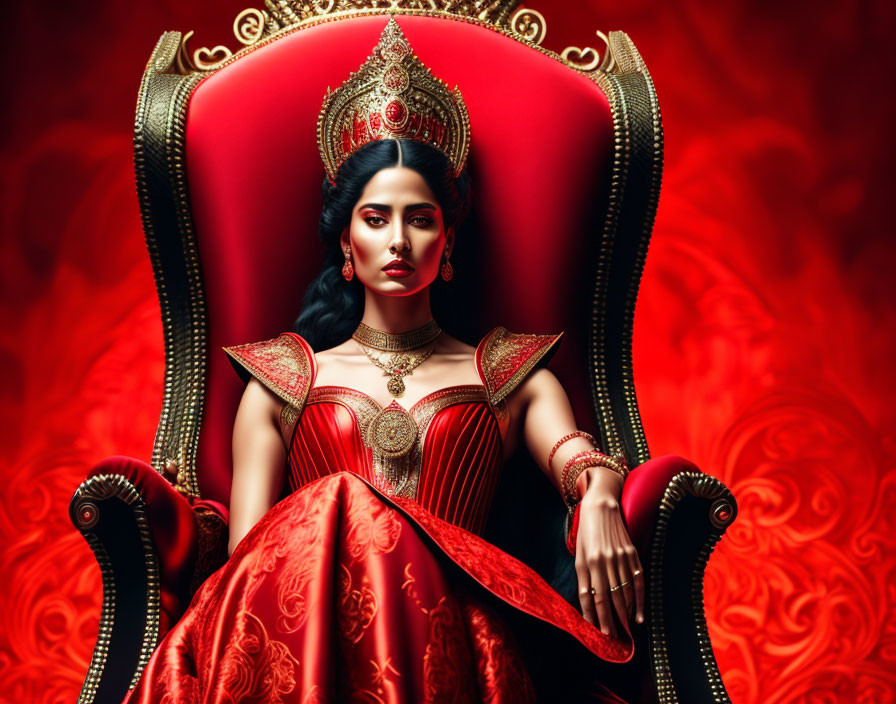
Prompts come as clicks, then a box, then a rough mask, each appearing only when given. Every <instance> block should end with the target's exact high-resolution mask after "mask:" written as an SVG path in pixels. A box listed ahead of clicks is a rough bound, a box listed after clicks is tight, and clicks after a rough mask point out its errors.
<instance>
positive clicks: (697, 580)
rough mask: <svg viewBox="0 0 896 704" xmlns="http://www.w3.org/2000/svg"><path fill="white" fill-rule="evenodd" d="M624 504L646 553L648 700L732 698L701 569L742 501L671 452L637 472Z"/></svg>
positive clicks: (628, 484) (668, 703) (699, 703)
mask: <svg viewBox="0 0 896 704" xmlns="http://www.w3.org/2000/svg"><path fill="white" fill-rule="evenodd" d="M622 509H623V513H624V514H625V517H626V521H627V523H628V527H629V531H630V533H631V536H632V540H633V541H634V543H635V545H636V547H637V548H638V550H639V553H640V554H641V555H642V557H643V556H647V559H646V560H644V559H642V564H643V565H644V567H645V569H646V577H647V582H646V584H647V607H648V608H647V623H648V627H649V631H650V655H651V666H652V668H653V675H654V677H653V679H654V685H655V687H656V690H655V692H654V693H652V696H650V699H651V700H652V701H659V702H660V704H673V703H674V704H677V703H678V702H689V703H690V702H693V703H695V704H702V703H704V702H706V703H707V704H709V703H721V702H730V701H731V700H730V699H729V698H728V694H727V693H726V691H725V688H724V686H723V684H722V678H721V675H720V674H719V668H718V665H717V664H716V660H715V656H714V655H713V651H712V645H711V643H710V640H709V632H708V630H707V627H706V615H705V613H704V606H703V574H704V571H705V570H706V564H707V562H708V560H709V556H710V554H711V553H712V551H713V549H714V548H715V545H716V543H718V542H719V540H720V539H721V538H722V534H723V533H724V532H725V530H726V529H727V527H728V526H729V525H731V523H732V522H733V521H734V519H735V517H736V516H737V502H736V501H735V500H734V497H733V496H732V494H731V492H730V491H729V490H728V488H727V487H726V486H725V485H724V484H723V483H722V482H720V481H719V480H718V479H716V478H715V477H711V476H709V475H707V474H704V473H703V472H701V471H700V470H699V469H697V467H696V466H695V465H694V464H692V463H691V462H688V461H687V460H685V459H682V458H680V457H675V456H671V455H670V456H665V457H657V458H655V459H653V460H650V461H648V462H645V463H644V464H642V465H640V466H639V467H637V468H636V469H634V470H633V471H632V473H631V475H630V476H629V478H628V480H627V481H626V485H625V490H624V492H623V495H622ZM672 644H674V647H670V645H672Z"/></svg>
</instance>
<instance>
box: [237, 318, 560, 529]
mask: <svg viewBox="0 0 896 704" xmlns="http://www.w3.org/2000/svg"><path fill="white" fill-rule="evenodd" d="M559 339H560V335H515V334H512V333H510V332H508V331H507V330H506V329H505V328H496V329H495V330H493V331H492V332H490V333H489V334H488V335H486V336H485V338H483V340H482V341H481V342H480V343H479V345H478V346H477V348H476V368H477V370H478V371H479V376H480V379H481V380H482V384H481V385H466V386H450V387H446V388H444V389H439V390H438V391H435V392H433V393H431V394H428V395H427V396H425V397H424V398H422V399H420V401H418V402H417V403H415V404H414V405H413V406H412V407H411V408H409V409H404V408H403V407H402V406H401V405H400V404H398V403H397V402H395V401H393V402H392V403H391V404H389V405H388V406H386V407H385V408H383V407H381V406H380V405H379V404H378V403H377V402H376V401H375V400H374V399H372V398H371V397H370V396H368V395H367V394H365V393H362V392H360V391H357V390H355V389H351V388H348V387H343V386H314V378H315V375H316V363H315V358H314V353H313V351H312V350H311V348H310V347H309V346H308V344H307V343H306V342H305V340H303V339H302V338H301V337H300V336H298V335H296V334H294V333H283V334H282V335H280V336H279V337H278V338H275V339H274V340H267V341H264V342H258V343H250V344H248V345H239V346H237V347H228V348H225V349H226V351H227V353H228V354H229V355H230V357H231V360H232V361H233V362H234V367H235V368H236V369H237V371H238V372H240V374H241V375H242V376H243V377H244V378H246V379H248V376H247V375H248V374H251V375H252V376H254V377H255V378H257V379H258V380H259V381H260V382H261V383H263V384H264V385H265V386H267V387H268V388H269V389H270V390H271V391H273V392H274V393H275V394H277V396H279V397H280V398H281V399H282V400H283V401H284V405H283V407H282V410H281V414H280V420H281V426H282V430H283V435H284V438H287V439H288V440H289V442H288V455H287V457H288V460H287V469H288V483H289V488H290V489H291V490H295V489H298V488H299V487H301V486H304V485H306V484H308V483H309V482H311V481H314V480H315V479H319V478H320V477H323V476H326V475H329V474H333V473H335V472H340V471H349V472H352V473H354V474H357V475H360V476H361V477H363V478H364V479H366V480H367V481H369V482H370V483H371V484H373V485H374V486H376V487H377V488H379V489H381V490H382V491H383V492H384V493H386V494H390V495H395V496H404V497H407V498H411V499H413V500H414V501H415V502H417V503H418V504H420V505H421V506H422V507H423V508H425V509H426V510H427V511H429V512H430V513H432V514H433V515H435V516H437V517H438V518H442V519H444V520H446V521H449V522H450V523H453V524H454V525H457V526H460V527H461V528H464V529H466V530H469V531H471V532H474V533H477V534H481V533H482V530H483V528H484V526H485V522H486V518H487V517H488V511H489V507H490V505H491V500H492V497H493V495H494V491H495V487H496V485H497V482H498V475H499V472H500V469H501V464H502V452H503V437H504V435H505V433H506V430H507V423H508V420H509V419H508V417H507V406H506V402H505V399H506V398H507V396H508V395H509V394H510V392H511V391H513V389H514V388H516V386H518V385H519V383H520V382H521V381H522V380H523V379H524V378H525V377H526V376H527V375H528V374H529V373H530V372H531V371H532V370H533V369H534V368H535V367H536V366H537V365H538V364H539V363H544V362H546V361H547V359H548V358H549V357H550V356H551V354H552V353H553V351H554V349H555V347H556V344H557V342H558V341H559Z"/></svg>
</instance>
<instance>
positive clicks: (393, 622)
mask: <svg viewBox="0 0 896 704" xmlns="http://www.w3.org/2000/svg"><path fill="white" fill-rule="evenodd" d="M631 654H632V645H631V643H630V642H621V641H617V640H612V639H610V638H608V637H607V636H605V635H603V634H602V633H601V632H600V630H598V629H597V628H594V627H593V626H591V625H590V624H588V623H587V622H586V621H585V620H584V619H583V618H582V617H581V615H580V614H579V613H578V612H577V611H576V610H575V609H574V608H573V607H572V606H570V605H569V604H568V603H567V602H566V601H565V600H564V599H563V598H562V597H561V596H560V595H559V594H557V593H556V592H555V591H554V590H552V589H551V588H550V586H548V584H547V583H545V582H544V581H543V580H542V579H541V577H539V576H538V574H537V573H535V572H534V571H533V570H531V569H530V568H528V567H527V566H525V565H524V564H523V563H521V562H519V561H518V560H516V559H515V558H513V557H511V556H509V555H507V553H505V552H503V551H501V550H499V549H498V548H497V547H495V546H493V545H491V544H490V543H488V542H486V541H484V540H482V539H480V538H478V537H477V536H475V535H473V534H472V533H470V532H468V531H465V530H463V529H461V528H458V527H456V526H453V525H451V524H449V523H446V522H445V521H442V520H440V519H437V518H435V517H433V516H432V515H431V514H430V513H428V512H427V511H425V510H424V509H422V508H421V507H420V506H419V505H417V504H416V503H414V502H413V501H410V500H407V499H396V498H394V497H388V496H386V495H384V494H382V493H381V492H379V491H378V490H376V489H374V488H373V487H372V486H371V485H369V484H368V483H367V482H365V481H364V480H363V479H361V478H360V477H358V476H357V475H354V474H351V473H348V472H340V473H338V474H334V475H332V476H329V477H326V478H323V479H320V480H317V481H315V482H312V483H311V484H308V485H307V486H305V487H303V488H302V489H300V490H299V491H297V492H295V493H293V494H291V495H290V496H289V497H288V498H286V499H284V500H283V501H281V502H280V503H279V504H277V505H276V506H275V507H274V508H273V509H271V510H270V511H269V512H268V513H267V515H266V516H265V517H264V518H263V519H262V520H261V521H259V523H258V524H257V525H256V526H255V527H254V528H253V529H252V531H251V532H250V533H249V534H248V535H247V536H246V538H245V539H244V540H243V541H242V542H241V543H240V545H239V546H238V547H237V549H236V550H235V551H234V553H233V555H232V556H231V558H230V559H229V560H228V562H227V563H226V564H225V565H224V566H223V567H222V568H221V569H219V570H218V571H217V572H215V573H214V574H213V575H212V576H211V577H210V578H209V579H208V580H207V581H206V582H205V583H204V584H203V585H202V587H201V588H200V590H199V591H198V592H197V593H196V595H195V597H194V598H193V601H192V603H191V604H190V607H189V608H188V609H187V611H186V613H185V614H184V616H183V617H182V618H181V620H180V621H179V622H178V623H177V624H176V625H175V626H174V628H173V629H172V630H171V631H170V632H169V633H168V635H167V636H166V637H165V638H164V640H163V641H162V643H161V644H160V645H159V647H158V649H157V650H156V652H155V653H154V654H153V656H152V659H151V660H150V662H149V665H148V666H147V667H146V670H145V671H144V674H143V677H142V679H141V681H140V684H139V685H138V687H137V688H136V690H135V691H134V692H132V696H131V697H130V699H129V700H128V703H129V704H135V703H136V702H160V703H162V702H165V703H167V702H200V701H201V702H269V703H274V704H276V703H279V702H284V703H285V702H296V703H301V704H311V703H318V702H388V703H389V704H398V703H404V702H407V703H408V704H419V703H420V702H443V701H444V702H458V703H459V702H495V703H499V702H514V703H516V702H531V701H589V702H621V701H622V700H620V699H619V698H617V697H616V696H614V695H613V694H612V693H611V692H610V691H609V690H608V689H607V688H606V687H604V686H603V685H602V684H601V683H600V677H599V675H598V674H597V673H599V670H600V665H601V664H602V663H605V662H607V661H609V662H625V661H627V660H628V659H630V657H631Z"/></svg>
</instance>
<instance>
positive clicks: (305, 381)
mask: <svg viewBox="0 0 896 704" xmlns="http://www.w3.org/2000/svg"><path fill="white" fill-rule="evenodd" d="M224 351H225V352H226V353H227V355H228V356H229V357H230V358H231V359H232V360H233V361H234V362H236V363H237V364H239V366H240V367H241V368H242V369H244V370H245V371H246V372H248V373H249V374H251V375H252V376H254V377H255V378H256V379H258V381H260V382H261V383H262V384H264V385H265V386H266V387H267V388H268V389H270V390H271V391H272V392H273V393H274V394H275V395H277V396H278V397H280V398H281V399H283V400H284V401H286V403H289V404H291V405H293V406H295V407H296V408H297V409H299V410H301V409H302V407H303V406H304V405H305V398H306V397H307V395H308V389H309V387H310V386H311V360H310V359H309V355H308V352H307V351H306V350H305V347H304V345H303V344H302V343H301V342H299V339H298V336H296V335H291V334H289V333H283V334H282V335H280V336H279V337H276V338H274V339H273V340H265V341H263V342H250V343H248V344H245V345H234V346H232V347H225V348H224Z"/></svg>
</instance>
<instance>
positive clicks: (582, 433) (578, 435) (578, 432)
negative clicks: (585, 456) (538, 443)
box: [547, 430, 597, 469]
mask: <svg viewBox="0 0 896 704" xmlns="http://www.w3.org/2000/svg"><path fill="white" fill-rule="evenodd" d="M573 438H585V439H586V440H589V441H591V444H592V445H594V446H595V447H597V441H596V440H595V439H594V436H593V435H592V434H591V433H586V432H585V431H584V430H576V431H575V432H573V433H570V434H569V435H564V436H563V437H562V438H560V439H559V440H558V441H557V442H556V443H555V444H554V447H552V448H551V453H550V454H549V455H548V465H547V466H548V469H550V468H551V460H552V459H554V455H556V454H557V450H559V449H560V446H561V445H562V444H563V443H565V442H567V441H569V440H572V439H573Z"/></svg>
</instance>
